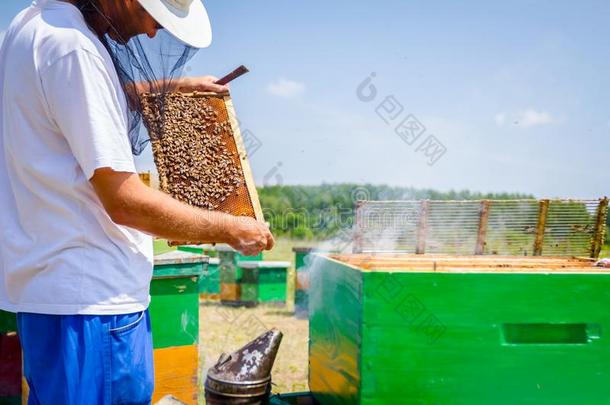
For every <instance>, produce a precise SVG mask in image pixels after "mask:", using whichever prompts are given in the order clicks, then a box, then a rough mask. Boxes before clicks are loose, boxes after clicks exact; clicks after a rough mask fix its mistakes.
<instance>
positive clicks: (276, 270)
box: [238, 261, 290, 303]
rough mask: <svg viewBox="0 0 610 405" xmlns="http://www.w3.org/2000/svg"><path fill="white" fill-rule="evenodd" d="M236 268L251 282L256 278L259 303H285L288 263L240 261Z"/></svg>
mask: <svg viewBox="0 0 610 405" xmlns="http://www.w3.org/2000/svg"><path fill="white" fill-rule="evenodd" d="M238 266H239V267H240V268H242V269H243V274H244V277H245V275H246V274H248V278H249V279H250V280H251V282H252V281H253V280H254V279H255V278H256V282H257V284H258V301H259V302H263V303H285V302H286V282H287V273H288V268H289V267H290V263H289V262H270V261H259V262H255V261H240V262H238ZM243 282H244V281H243V280H242V283H243Z"/></svg>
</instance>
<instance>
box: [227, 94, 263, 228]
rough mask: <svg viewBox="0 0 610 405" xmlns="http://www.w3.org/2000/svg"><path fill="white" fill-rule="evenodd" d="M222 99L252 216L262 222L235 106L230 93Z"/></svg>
mask: <svg viewBox="0 0 610 405" xmlns="http://www.w3.org/2000/svg"><path fill="white" fill-rule="evenodd" d="M223 99H224V102H225V107H226V109H227V115H228V117H229V124H230V125H231V129H232V131H233V139H235V146H236V148H237V153H238V154H239V161H240V164H241V169H242V171H243V172H244V179H245V180H246V189H247V190H248V195H249V197H250V201H251V202H252V208H253V209H254V216H255V217H256V219H257V220H259V221H263V222H264V221H265V218H264V216H263V209H262V208H261V203H260V200H259V198H258V191H257V190H256V184H255V183H254V175H253V173H252V169H251V168H250V162H249V161H248V152H247V150H246V146H245V145H244V140H243V138H242V136H241V130H240V128H239V124H238V122H237V115H236V113H235V107H234V106H233V100H232V99H231V95H230V94H226V95H223Z"/></svg>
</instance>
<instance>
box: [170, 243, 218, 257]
mask: <svg viewBox="0 0 610 405" xmlns="http://www.w3.org/2000/svg"><path fill="white" fill-rule="evenodd" d="M178 250H179V251H181V252H189V253H196V254H198V255H206V256H208V257H216V247H215V246H214V245H210V244H204V245H180V246H178Z"/></svg>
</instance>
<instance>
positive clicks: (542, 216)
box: [534, 200, 550, 256]
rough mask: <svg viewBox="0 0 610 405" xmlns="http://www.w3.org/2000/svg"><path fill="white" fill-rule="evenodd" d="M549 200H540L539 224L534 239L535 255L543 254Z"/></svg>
mask: <svg viewBox="0 0 610 405" xmlns="http://www.w3.org/2000/svg"><path fill="white" fill-rule="evenodd" d="M549 203H550V201H549V200H540V202H539V209H538V224H537V225H536V238H535V239H534V256H542V245H543V243H544V231H545V229H546V219H547V217H548V214H549Z"/></svg>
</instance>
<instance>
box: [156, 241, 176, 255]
mask: <svg viewBox="0 0 610 405" xmlns="http://www.w3.org/2000/svg"><path fill="white" fill-rule="evenodd" d="M172 250H176V247H172V246H167V241H166V240H165V239H155V240H154V241H153V252H155V255H160V254H163V253H167V252H171V251H172Z"/></svg>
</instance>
